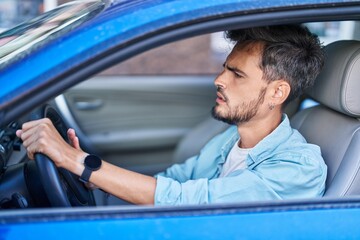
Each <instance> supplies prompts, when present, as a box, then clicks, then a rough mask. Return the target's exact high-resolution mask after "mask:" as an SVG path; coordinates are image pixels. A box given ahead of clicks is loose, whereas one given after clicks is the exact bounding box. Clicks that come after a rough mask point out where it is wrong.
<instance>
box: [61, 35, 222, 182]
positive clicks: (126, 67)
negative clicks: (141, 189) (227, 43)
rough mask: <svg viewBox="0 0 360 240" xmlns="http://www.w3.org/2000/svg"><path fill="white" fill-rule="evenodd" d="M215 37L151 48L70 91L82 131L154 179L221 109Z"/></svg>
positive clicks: (105, 152) (104, 153)
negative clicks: (185, 139) (217, 108)
mask: <svg viewBox="0 0 360 240" xmlns="http://www.w3.org/2000/svg"><path fill="white" fill-rule="evenodd" d="M214 36H215V37H217V38H218V35H204V36H200V37H195V38H191V39H187V40H183V41H179V42H175V43H172V44H168V45H166V46H163V47H161V48H159V49H155V50H152V51H149V52H147V53H145V54H142V55H140V56H137V57H135V58H134V59H130V60H129V61H126V62H123V63H120V64H118V65H116V66H113V67H112V68H110V69H107V70H106V71H104V72H102V73H100V74H98V75H96V76H94V77H92V78H91V79H89V80H87V81H85V82H83V83H81V84H79V85H77V86H75V87H73V88H72V89H70V90H68V91H67V92H66V93H64V94H63V96H62V97H63V98H64V99H65V103H66V106H67V108H68V109H69V112H70V113H71V118H73V119H74V125H75V127H76V129H77V131H79V132H80V133H81V134H80V135H81V136H84V137H85V138H86V140H89V142H90V144H91V145H92V146H93V147H94V149H96V151H97V152H99V153H100V154H101V157H102V158H103V159H105V160H106V161H109V162H111V163H113V164H115V165H118V166H121V167H124V168H127V169H131V170H134V171H137V172H141V173H145V174H150V175H152V174H155V173H157V172H160V171H162V170H164V169H165V168H166V167H168V166H170V165H171V164H173V154H174V150H175V149H176V146H177V144H178V142H179V141H180V140H181V139H182V137H183V136H184V135H185V134H187V133H188V132H189V131H191V129H192V128H193V127H195V126H196V125H197V124H199V123H201V122H202V121H204V120H206V119H207V118H209V117H210V116H211V108H212V106H214V104H215V86H214V79H215V77H216V73H218V72H219V71H220V70H221V65H222V62H223V61H224V59H223V55H221V54H219V52H218V50H217V49H216V48H215V47H213V46H212V45H214V43H213V42H214ZM220 39H221V38H220ZM220 41H221V40H220ZM84 137H83V138H84ZM83 138H82V139H83ZM194 141H196V139H194ZM184 160H185V159H184Z"/></svg>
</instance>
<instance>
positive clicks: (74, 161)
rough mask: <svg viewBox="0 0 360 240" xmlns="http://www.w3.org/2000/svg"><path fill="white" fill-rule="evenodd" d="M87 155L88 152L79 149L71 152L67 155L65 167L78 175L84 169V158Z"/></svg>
mask: <svg viewBox="0 0 360 240" xmlns="http://www.w3.org/2000/svg"><path fill="white" fill-rule="evenodd" d="M87 155H89V154H88V153H86V152H83V151H80V150H76V151H74V152H72V154H69V155H67V157H68V158H67V163H68V167H65V168H66V169H67V170H69V171H70V172H72V173H74V174H76V175H78V176H80V175H81V173H82V172H83V171H84V168H85V167H84V160H85V158H86V156H87Z"/></svg>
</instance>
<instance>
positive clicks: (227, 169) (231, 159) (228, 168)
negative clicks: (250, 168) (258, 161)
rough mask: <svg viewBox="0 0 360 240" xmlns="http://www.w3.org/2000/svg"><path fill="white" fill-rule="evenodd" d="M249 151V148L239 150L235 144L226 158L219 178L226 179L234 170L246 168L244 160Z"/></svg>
mask: <svg viewBox="0 0 360 240" xmlns="http://www.w3.org/2000/svg"><path fill="white" fill-rule="evenodd" d="M250 150H251V148H240V147H239V146H238V142H236V143H235V144H234V146H233V147H232V149H231V150H230V152H229V155H228V156H227V158H226V161H225V163H224V165H223V168H222V170H221V173H220V176H219V177H226V176H228V175H229V174H230V173H231V172H233V171H235V170H238V169H245V168H247V164H246V158H247V155H248V153H249V152H250Z"/></svg>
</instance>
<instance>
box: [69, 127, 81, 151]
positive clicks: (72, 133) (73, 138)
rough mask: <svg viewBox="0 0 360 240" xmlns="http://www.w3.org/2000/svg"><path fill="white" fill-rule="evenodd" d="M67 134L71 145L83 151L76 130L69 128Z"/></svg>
mask: <svg viewBox="0 0 360 240" xmlns="http://www.w3.org/2000/svg"><path fill="white" fill-rule="evenodd" d="M67 134H68V138H69V140H70V143H71V145H72V146H73V147H74V148H76V149H81V148H80V142H79V138H78V137H77V136H76V133H75V130H74V129H72V128H69V130H68V132H67Z"/></svg>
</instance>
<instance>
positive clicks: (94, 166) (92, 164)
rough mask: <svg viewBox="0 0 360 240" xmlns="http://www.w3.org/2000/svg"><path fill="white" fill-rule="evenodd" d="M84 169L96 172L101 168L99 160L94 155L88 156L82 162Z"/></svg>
mask: <svg viewBox="0 0 360 240" xmlns="http://www.w3.org/2000/svg"><path fill="white" fill-rule="evenodd" d="M84 163H85V165H86V167H88V168H90V169H91V170H98V169H99V168H100V167H101V159H100V158H99V157H98V156H95V155H88V156H87V157H86V158H85V161H84Z"/></svg>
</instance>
